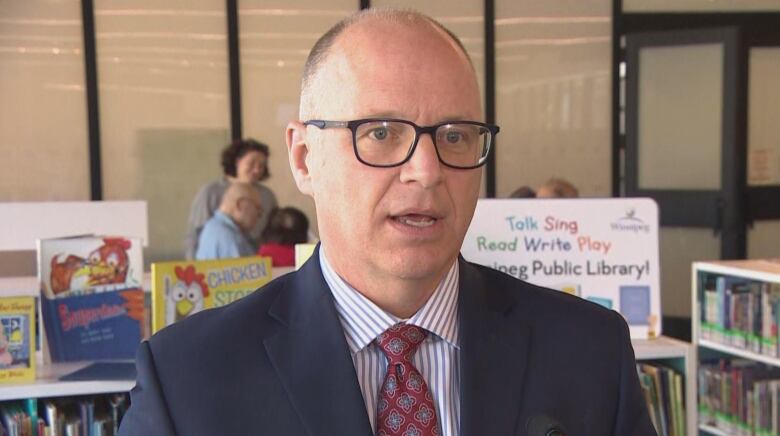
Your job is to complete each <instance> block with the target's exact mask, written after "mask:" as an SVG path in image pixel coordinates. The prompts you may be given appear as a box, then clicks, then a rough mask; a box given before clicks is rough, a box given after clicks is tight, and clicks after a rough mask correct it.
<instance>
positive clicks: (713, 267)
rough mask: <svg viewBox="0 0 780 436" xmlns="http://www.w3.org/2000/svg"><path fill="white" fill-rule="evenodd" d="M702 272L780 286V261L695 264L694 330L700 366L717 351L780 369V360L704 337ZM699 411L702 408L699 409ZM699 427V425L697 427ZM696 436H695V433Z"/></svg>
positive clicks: (719, 435) (713, 431) (707, 429)
mask: <svg viewBox="0 0 780 436" xmlns="http://www.w3.org/2000/svg"><path fill="white" fill-rule="evenodd" d="M699 272H706V273H712V274H721V275H726V276H733V277H741V278H745V279H750V280H757V281H762V282H770V283H780V260H778V259H772V260H722V261H710V262H694V263H693V265H692V279H691V282H692V286H691V289H692V292H691V296H692V304H691V307H692V308H693V315H692V321H693V329H692V341H693V343H694V344H696V348H695V350H694V352H695V353H696V356H697V358H696V364H697V367H698V356H699V355H701V354H702V353H703V352H710V351H715V352H717V353H720V354H723V355H728V356H732V357H739V358H743V359H748V360H752V361H755V362H761V363H764V364H767V365H772V366H776V367H780V358H777V357H771V356H767V355H764V354H760V353H755V352H753V351H750V350H746V349H743V348H739V347H734V346H731V345H728V344H723V343H720V342H717V341H714V340H711V339H704V338H702V337H701V305H702V302H701V301H699V298H700V295H699ZM697 409H698V405H697ZM697 424H698V423H697ZM698 429H699V430H700V432H701V434H703V435H714V436H727V435H729V434H731V433H729V432H728V431H725V430H723V429H720V428H718V427H715V426H712V425H704V424H698ZM691 434H695V433H691Z"/></svg>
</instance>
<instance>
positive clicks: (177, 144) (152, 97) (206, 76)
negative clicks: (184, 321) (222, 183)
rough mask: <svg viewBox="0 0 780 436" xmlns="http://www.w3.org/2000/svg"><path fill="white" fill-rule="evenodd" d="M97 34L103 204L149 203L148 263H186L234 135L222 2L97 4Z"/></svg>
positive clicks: (99, 0)
mask: <svg viewBox="0 0 780 436" xmlns="http://www.w3.org/2000/svg"><path fill="white" fill-rule="evenodd" d="M95 28H96V37H97V55H98V59H97V61H98V78H99V87H100V122H101V134H102V145H103V154H102V156H103V157H102V165H103V180H104V193H105V197H106V199H111V200H119V199H142V200H146V201H147V202H148V211H149V238H150V241H149V242H150V245H149V249H148V250H147V251H146V252H145V258H146V261H147V263H148V262H153V261H159V260H165V259H181V258H183V257H184V248H183V247H184V242H183V241H184V233H185V231H186V223H187V217H188V213H189V208H190V203H191V201H192V198H193V197H194V195H195V193H196V191H197V190H198V189H199V188H200V187H201V185H203V184H204V183H206V182H208V181H210V180H213V179H214V178H217V177H219V176H221V174H222V171H221V167H220V164H219V153H220V150H221V149H222V148H223V147H224V146H225V144H226V143H227V142H228V141H229V137H230V135H229V115H230V110H229V94H228V67H227V19H226V12H225V4H224V2H214V1H210V0H177V1H166V2H159V1H154V0H96V1H95Z"/></svg>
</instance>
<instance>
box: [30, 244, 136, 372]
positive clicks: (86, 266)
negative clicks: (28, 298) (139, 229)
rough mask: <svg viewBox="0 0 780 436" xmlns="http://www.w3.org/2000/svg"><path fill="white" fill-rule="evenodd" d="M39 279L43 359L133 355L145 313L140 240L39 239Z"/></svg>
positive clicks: (63, 359) (117, 357)
mask: <svg viewBox="0 0 780 436" xmlns="http://www.w3.org/2000/svg"><path fill="white" fill-rule="evenodd" d="M38 279H39V282H40V287H41V299H40V311H41V321H42V324H43V329H41V333H42V334H44V335H45V337H44V340H43V341H42V343H43V344H44V345H43V346H42V348H43V349H44V354H45V356H46V357H47V358H50V359H47V360H51V361H53V362H63V361H82V360H106V359H111V360H114V359H132V358H133V357H135V351H136V348H137V346H138V343H139V342H140V341H141V337H142V328H143V318H144V292H143V289H142V287H141V286H142V281H143V256H142V247H141V241H140V240H139V239H133V238H123V237H99V236H77V237H69V238H54V239H42V240H39V241H38Z"/></svg>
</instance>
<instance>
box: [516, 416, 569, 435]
mask: <svg viewBox="0 0 780 436" xmlns="http://www.w3.org/2000/svg"><path fill="white" fill-rule="evenodd" d="M525 428H526V430H528V435H529V436H566V430H564V429H563V425H561V423H559V422H558V421H556V420H554V419H552V418H550V417H549V416H547V415H545V414H543V413H539V414H536V415H531V417H530V418H528V421H527V422H526V423H525Z"/></svg>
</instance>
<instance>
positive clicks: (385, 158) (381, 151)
mask: <svg viewBox="0 0 780 436" xmlns="http://www.w3.org/2000/svg"><path fill="white" fill-rule="evenodd" d="M303 124H305V125H307V126H315V127H318V128H320V129H332V128H347V129H350V130H351V131H352V146H353V149H354V150H355V156H356V157H357V159H358V160H359V161H360V162H361V163H363V164H365V165H368V166H372V167H379V168H388V167H395V166H398V165H403V164H404V163H406V162H407V161H408V160H409V159H410V158H411V157H412V155H413V154H414V150H415V148H416V147H417V142H418V141H419V139H420V136H421V135H423V134H425V133H427V134H429V135H431V138H432V139H433V145H434V147H435V148H436V155H437V156H438V157H439V162H441V163H442V164H444V165H446V166H448V167H451V168H457V169H464V170H467V169H472V168H478V167H481V166H482V165H484V164H485V162H486V161H487V157H488V154H489V153H490V148H491V145H492V144H493V138H495V136H496V135H497V134H498V130H499V127H498V126H496V125H493V124H485V123H479V122H476V121H447V122H444V123H439V124H434V125H432V126H418V125H417V124H415V123H413V122H411V121H406V120H398V119H392V118H367V119H362V120H353V121H325V120H309V121H305V122H304V123H303Z"/></svg>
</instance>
